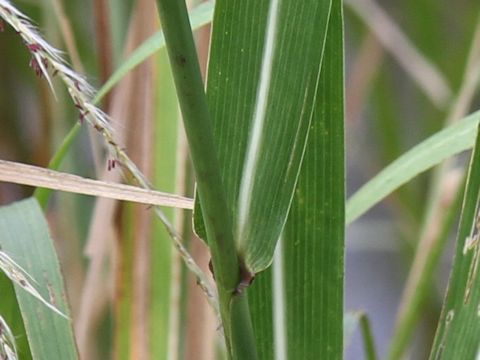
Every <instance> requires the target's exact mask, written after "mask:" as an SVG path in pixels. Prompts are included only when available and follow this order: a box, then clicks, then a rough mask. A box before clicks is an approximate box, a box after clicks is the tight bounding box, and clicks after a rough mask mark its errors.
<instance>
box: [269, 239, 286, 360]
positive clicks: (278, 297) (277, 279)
mask: <svg viewBox="0 0 480 360" xmlns="http://www.w3.org/2000/svg"><path fill="white" fill-rule="evenodd" d="M283 265H284V264H283V235H281V236H280V239H279V240H278V242H277V248H276V249H275V255H274V257H273V296H272V298H273V324H274V326H273V336H274V337H273V344H274V354H275V360H286V359H287V333H286V320H285V312H286V309H285V279H284V273H283V269H284V267H283Z"/></svg>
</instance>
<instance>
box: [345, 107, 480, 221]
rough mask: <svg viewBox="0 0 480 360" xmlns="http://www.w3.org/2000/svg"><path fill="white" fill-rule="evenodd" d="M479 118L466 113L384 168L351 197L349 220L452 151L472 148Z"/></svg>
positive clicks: (451, 153)
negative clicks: (460, 118) (461, 118)
mask: <svg viewBox="0 0 480 360" xmlns="http://www.w3.org/2000/svg"><path fill="white" fill-rule="evenodd" d="M479 120H480V112H475V113H473V114H471V115H469V116H467V117H466V118H464V119H463V120H461V121H459V122H458V123H456V124H454V125H450V126H449V127H447V128H445V129H443V130H441V131H439V132H438V133H436V134H434V135H432V136H430V137H429V138H428V139H426V140H424V141H423V142H421V143H420V144H418V145H417V146H415V147H413V148H412V149H410V150H409V151H407V152H406V153H405V154H404V155H402V156H401V157H399V158H398V159H397V160H395V161H394V162H393V163H391V164H390V165H389V166H387V167H386V168H384V169H383V170H382V171H381V172H380V173H379V174H377V175H376V176H375V177H374V178H373V179H372V180H370V181H369V182H368V183H366V184H365V185H364V186H363V187H362V188H360V189H359V190H358V191H357V192H356V193H355V194H353V195H352V197H351V198H350V199H348V202H347V209H346V223H347V224H349V223H351V222H353V221H354V220H356V219H357V218H358V217H360V216H361V215H363V214H364V213H365V212H367V211H368V210H369V209H370V208H371V207H373V206H374V205H376V204H377V203H379V202H380V201H381V200H382V199H384V198H385V197H386V196H388V195H389V194H391V193H392V192H393V191H395V190H396V189H398V188H399V187H400V186H402V185H403V184H405V183H407V182H408V181H410V180H411V179H413V178H414V177H415V176H417V175H419V174H421V173H423V172H424V171H427V170H428V169H430V168H432V167H433V166H435V165H438V164H439V163H440V162H442V161H443V160H445V159H448V158H449V157H451V156H453V155H456V154H458V153H461V152H462V151H465V150H468V149H470V148H471V147H472V146H473V144H474V142H475V134H476V128H477V125H478V122H479Z"/></svg>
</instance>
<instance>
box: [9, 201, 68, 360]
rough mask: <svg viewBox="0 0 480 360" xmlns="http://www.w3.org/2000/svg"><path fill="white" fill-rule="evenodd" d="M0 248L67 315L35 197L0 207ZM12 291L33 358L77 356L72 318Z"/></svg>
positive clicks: (55, 262)
mask: <svg viewBox="0 0 480 360" xmlns="http://www.w3.org/2000/svg"><path fill="white" fill-rule="evenodd" d="M0 234H2V236H1V238H0V244H1V246H2V249H3V250H4V251H5V252H6V253H7V254H8V255H9V256H10V257H11V258H12V259H13V260H14V261H15V262H17V263H18V264H19V265H20V266H21V267H22V268H23V269H24V270H25V271H26V272H27V273H28V274H30V275H31V276H33V277H34V279H35V281H36V287H37V289H39V291H40V293H41V295H42V297H43V298H44V299H46V300H48V301H49V302H50V303H51V304H52V305H54V306H55V307H56V308H57V309H58V310H60V311H61V312H62V313H63V314H65V315H66V316H70V315H69V309H68V304H67V300H66V299H67V297H66V292H65V288H64V285H63V280H62V275H61V270H60V265H59V263H58V259H57V257H56V253H55V249H54V247H53V242H52V239H51V237H50V235H49V231H48V225H47V223H46V221H45V219H44V216H43V213H42V211H41V209H40V206H39V205H38V202H37V201H36V200H34V199H27V200H24V201H21V202H17V203H14V204H11V205H8V206H4V207H2V208H0ZM15 292H16V295H17V299H18V303H19V305H20V310H21V313H22V317H23V321H24V324H25V329H26V331H27V336H28V339H29V344H30V350H31V352H32V356H33V358H34V359H52V360H57V359H58V360H63V359H78V355H77V349H76V345H75V341H74V335H73V330H72V324H71V320H69V319H65V318H64V317H62V316H60V315H58V314H57V313H55V312H54V311H53V310H51V309H50V308H48V307H47V306H45V304H42V303H41V302H40V301H39V300H38V299H36V298H34V297H33V296H32V295H31V294H29V293H27V292H26V291H25V290H24V289H22V288H21V287H20V286H19V285H15Z"/></svg>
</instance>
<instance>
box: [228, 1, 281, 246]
mask: <svg viewBox="0 0 480 360" xmlns="http://www.w3.org/2000/svg"><path fill="white" fill-rule="evenodd" d="M280 1H281V0H272V1H271V3H270V7H269V10H268V20H267V33H266V36H265V39H266V40H265V46H264V49H263V57H262V68H261V72H260V83H259V85H258V91H257V99H256V102H255V110H254V114H253V123H252V126H251V128H250V137H249V141H248V147H247V154H246V156H245V162H244V166H243V173H242V179H241V181H240V192H239V197H238V222H237V226H236V231H237V242H240V243H241V242H243V241H244V230H245V225H246V222H247V216H248V210H249V209H250V203H251V201H252V190H253V180H254V174H255V170H256V168H257V164H258V158H259V150H260V146H261V142H262V133H263V126H264V123H265V114H266V112H267V105H268V93H269V90H270V82H271V76H272V64H273V55H274V51H275V36H276V33H277V29H278V8H279V4H280Z"/></svg>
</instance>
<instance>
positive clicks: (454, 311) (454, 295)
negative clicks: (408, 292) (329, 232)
mask: <svg viewBox="0 0 480 360" xmlns="http://www.w3.org/2000/svg"><path fill="white" fill-rule="evenodd" d="M479 201H480V136H478V131H477V138H476V144H475V148H474V150H473V154H472V157H471V160H470V167H469V172H468V175H467V184H466V190H465V195H464V200H463V207H462V215H461V219H460V225H459V230H458V236H457V246H456V251H455V259H454V263H453V268H452V272H451V276H450V280H449V284H448V289H447V295H446V298H445V301H444V304H443V308H442V314H441V317H440V321H439V325H438V328H437V333H436V335H435V341H434V345H433V348H432V352H431V353H430V359H474V358H475V357H476V356H478V351H479V345H480V338H479V336H478V334H480V321H479V316H480V312H479V310H480V307H479V304H480V276H479V274H478V265H479V261H480V241H479V239H480V214H479Z"/></svg>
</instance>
